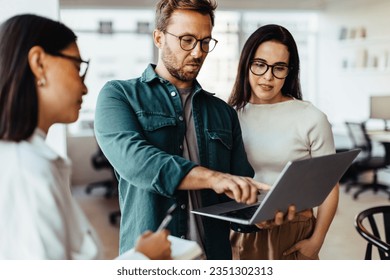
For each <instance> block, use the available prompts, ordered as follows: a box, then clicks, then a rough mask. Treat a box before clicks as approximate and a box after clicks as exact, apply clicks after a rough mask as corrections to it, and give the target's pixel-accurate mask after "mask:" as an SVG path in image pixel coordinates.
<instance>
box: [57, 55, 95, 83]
mask: <svg viewBox="0 0 390 280" xmlns="http://www.w3.org/2000/svg"><path fill="white" fill-rule="evenodd" d="M50 54H51V55H54V56H58V57H62V58H66V59H70V60H73V61H75V62H77V63H79V64H80V69H79V76H80V78H81V80H83V81H84V79H85V76H86V75H87V71H88V67H89V60H88V61H85V60H82V59H81V58H79V57H76V56H71V55H67V54H63V53H57V52H56V53H50Z"/></svg>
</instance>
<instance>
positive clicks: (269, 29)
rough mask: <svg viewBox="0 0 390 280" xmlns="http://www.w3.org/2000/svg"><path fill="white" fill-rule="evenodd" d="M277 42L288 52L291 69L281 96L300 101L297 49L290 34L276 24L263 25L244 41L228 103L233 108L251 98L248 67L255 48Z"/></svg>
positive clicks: (239, 106)
mask: <svg viewBox="0 0 390 280" xmlns="http://www.w3.org/2000/svg"><path fill="white" fill-rule="evenodd" d="M267 41H277V42H279V43H281V44H283V45H285V46H286V47H287V49H288V51H289V54H290V57H289V66H290V67H291V69H290V72H289V74H288V76H287V77H286V79H285V82H284V85H283V87H282V94H283V95H286V96H293V97H294V98H296V99H300V100H301V99H302V92H301V83H300V79H299V70H300V66H299V55H298V48H297V45H296V43H295V40H294V38H293V36H292V35H291V33H290V32H289V31H288V30H287V29H286V28H284V27H283V26H280V25H276V24H269V25H264V26H261V27H260V28H258V29H257V30H256V31H255V32H254V33H253V34H252V35H251V36H249V38H248V40H247V41H246V43H245V45H244V47H243V49H242V52H241V56H240V60H239V63H238V70H237V76H236V80H235V83H234V86H233V90H232V93H231V95H230V97H229V99H228V103H229V104H230V105H231V106H233V107H234V108H236V109H237V110H238V109H241V108H243V107H244V106H245V105H246V104H247V103H248V102H249V99H250V97H251V87H250V84H249V66H250V61H251V60H252V59H253V58H254V55H255V53H256V50H257V48H258V47H259V46H260V45H261V44H262V43H264V42H267Z"/></svg>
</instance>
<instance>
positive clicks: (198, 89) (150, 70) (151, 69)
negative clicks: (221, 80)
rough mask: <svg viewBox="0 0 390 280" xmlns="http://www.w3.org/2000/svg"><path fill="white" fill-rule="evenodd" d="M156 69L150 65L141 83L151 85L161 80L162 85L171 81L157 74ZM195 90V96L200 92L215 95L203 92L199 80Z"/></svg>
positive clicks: (143, 74)
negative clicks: (156, 80) (154, 81)
mask: <svg viewBox="0 0 390 280" xmlns="http://www.w3.org/2000/svg"><path fill="white" fill-rule="evenodd" d="M155 68H156V65H155V64H152V63H151V64H149V65H148V67H147V68H146V69H145V71H144V72H143V73H142V76H141V82H144V83H149V82H151V81H153V80H155V79H159V80H160V82H161V83H169V81H167V80H166V79H164V78H162V77H160V76H159V75H158V74H157V73H156V71H154V69H155ZM193 89H194V94H196V93H198V92H204V93H205V94H208V95H215V93H211V92H208V91H205V90H203V89H202V87H201V85H200V84H199V82H198V80H195V81H194V87H193Z"/></svg>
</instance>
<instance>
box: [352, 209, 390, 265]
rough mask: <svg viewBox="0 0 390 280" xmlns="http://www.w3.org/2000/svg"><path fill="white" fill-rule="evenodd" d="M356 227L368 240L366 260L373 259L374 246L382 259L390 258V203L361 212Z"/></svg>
mask: <svg viewBox="0 0 390 280" xmlns="http://www.w3.org/2000/svg"><path fill="white" fill-rule="evenodd" d="M368 225H369V226H370V229H371V230H369V228H368ZM355 228H356V230H357V231H358V233H359V234H360V235H361V236H362V237H363V238H364V239H366V240H367V247H366V254H365V258H364V259H365V260H371V259H372V247H373V246H375V247H376V248H377V249H378V254H379V257H380V259H381V260H390V205H388V206H378V207H373V208H369V209H366V210H364V211H362V212H360V213H359V214H358V215H357V216H356V217H355ZM381 234H382V236H381Z"/></svg>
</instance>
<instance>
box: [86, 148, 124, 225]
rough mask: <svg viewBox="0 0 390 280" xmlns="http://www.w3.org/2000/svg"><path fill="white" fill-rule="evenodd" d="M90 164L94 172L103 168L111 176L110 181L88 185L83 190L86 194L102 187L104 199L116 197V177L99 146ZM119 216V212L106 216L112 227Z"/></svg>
mask: <svg viewBox="0 0 390 280" xmlns="http://www.w3.org/2000/svg"><path fill="white" fill-rule="evenodd" d="M91 162H92V166H93V167H94V168H95V169H96V170H100V169H105V168H108V169H110V171H111V174H112V176H111V179H109V180H105V181H101V182H95V183H91V184H89V185H88V186H87V188H86V190H85V191H86V193H88V194H90V193H91V192H92V190H93V189H95V188H99V187H103V188H105V189H106V192H105V195H104V196H105V197H106V198H112V197H114V196H115V195H117V194H118V181H117V179H116V176H115V172H114V168H113V167H112V166H111V164H110V162H109V161H108V159H107V158H106V156H105V155H104V154H103V152H102V150H101V149H100V147H99V146H98V150H97V151H96V153H95V154H93V155H92V158H91ZM120 215H121V212H120V210H117V211H114V212H111V213H110V214H109V216H108V219H109V222H110V224H112V225H114V224H116V223H117V219H118V218H119V217H120Z"/></svg>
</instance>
